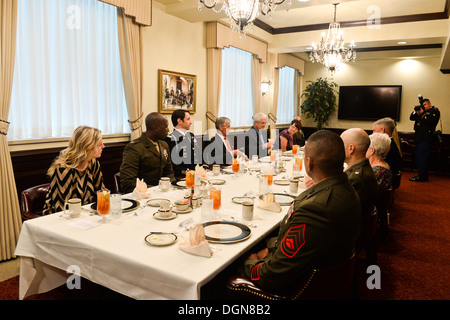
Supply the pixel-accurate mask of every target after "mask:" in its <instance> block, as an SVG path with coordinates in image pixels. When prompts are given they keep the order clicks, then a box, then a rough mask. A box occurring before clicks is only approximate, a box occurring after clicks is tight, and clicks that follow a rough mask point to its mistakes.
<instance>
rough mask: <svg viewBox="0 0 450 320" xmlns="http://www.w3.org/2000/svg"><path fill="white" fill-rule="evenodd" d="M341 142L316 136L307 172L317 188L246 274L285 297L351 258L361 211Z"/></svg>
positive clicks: (327, 134) (296, 205)
mask: <svg viewBox="0 0 450 320" xmlns="http://www.w3.org/2000/svg"><path fill="white" fill-rule="evenodd" d="M344 158H345V152H344V145H343V143H342V140H341V139H340V137H339V136H338V135H337V134H335V133H333V132H331V131H327V130H321V131H318V132H316V133H314V134H312V135H311V137H310V138H309V140H308V143H307V144H306V146H305V170H306V173H307V174H308V176H310V177H311V178H312V179H313V180H314V181H315V185H314V186H312V187H311V188H310V189H308V190H306V191H304V192H303V193H301V194H300V195H299V196H298V197H297V198H296V199H295V200H294V202H293V204H292V206H291V207H290V209H289V211H288V213H287V215H286V217H285V218H284V220H283V221H282V222H281V225H280V229H279V233H278V237H275V238H271V239H269V240H268V241H267V245H268V247H267V248H265V249H263V250H261V251H259V252H258V253H254V254H251V255H250V256H249V257H248V258H247V260H245V262H244V267H243V269H242V270H241V272H242V273H243V274H244V275H245V276H247V277H248V278H250V279H251V280H252V281H253V282H254V283H256V284H257V285H258V286H260V287H262V288H263V289H266V290H270V291H272V292H286V291H289V290H291V289H293V287H295V286H296V285H298V284H299V282H300V281H301V279H303V278H304V277H305V276H307V275H308V273H309V272H310V271H311V270H312V269H313V268H318V267H323V266H327V265H333V264H337V263H341V262H343V261H346V260H347V259H349V258H350V257H351V256H352V254H353V252H354V247H355V241H356V239H357V238H358V235H359V232H360V224H361V207H360V203H359V199H358V195H357V194H356V192H355V190H354V188H353V187H352V186H351V185H350V183H349V181H348V178H347V175H346V174H345V173H343V164H344Z"/></svg>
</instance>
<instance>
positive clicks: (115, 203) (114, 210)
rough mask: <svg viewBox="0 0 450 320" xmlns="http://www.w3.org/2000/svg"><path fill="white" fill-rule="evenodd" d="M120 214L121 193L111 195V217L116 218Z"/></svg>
mask: <svg viewBox="0 0 450 320" xmlns="http://www.w3.org/2000/svg"><path fill="white" fill-rule="evenodd" d="M121 215H122V195H121V194H112V195H111V218H112V219H118V218H120V216H121Z"/></svg>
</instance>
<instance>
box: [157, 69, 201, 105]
mask: <svg viewBox="0 0 450 320" xmlns="http://www.w3.org/2000/svg"><path fill="white" fill-rule="evenodd" d="M158 74H159V85H158V111H159V112H160V113H172V112H173V111H175V110H177V109H183V110H187V111H189V112H190V113H195V102H196V94H197V76H196V75H192V74H186V73H179V72H173V71H167V70H161V69H159V70H158Z"/></svg>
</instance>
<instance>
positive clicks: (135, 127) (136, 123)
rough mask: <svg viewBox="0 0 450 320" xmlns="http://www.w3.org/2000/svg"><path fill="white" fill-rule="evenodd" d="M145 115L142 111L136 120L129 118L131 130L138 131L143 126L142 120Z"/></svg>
mask: <svg viewBox="0 0 450 320" xmlns="http://www.w3.org/2000/svg"><path fill="white" fill-rule="evenodd" d="M143 115H144V113H141V115H140V116H139V117H138V118H137V119H136V120H133V121H130V120H128V123H129V124H130V128H131V131H136V130H138V129H139V128H140V127H142V123H141V120H142V116H143Z"/></svg>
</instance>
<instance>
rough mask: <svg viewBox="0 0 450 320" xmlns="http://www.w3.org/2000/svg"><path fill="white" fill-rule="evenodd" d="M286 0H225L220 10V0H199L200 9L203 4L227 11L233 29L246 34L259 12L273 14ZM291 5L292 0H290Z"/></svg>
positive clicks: (213, 8) (210, 7)
mask: <svg viewBox="0 0 450 320" xmlns="http://www.w3.org/2000/svg"><path fill="white" fill-rule="evenodd" d="M284 1H286V0H223V3H222V7H220V9H219V10H217V9H216V6H217V7H219V6H220V4H219V3H218V2H219V0H198V10H200V11H201V10H202V6H201V4H203V5H204V6H205V7H206V8H208V9H212V10H213V11H214V12H216V13H219V12H220V11H222V10H223V11H225V13H226V14H227V16H228V18H230V20H231V22H230V27H231V29H232V30H234V31H237V32H239V33H243V34H246V33H247V31H248V29H249V28H253V21H254V20H255V19H256V17H258V16H259V14H262V15H269V16H271V15H272V12H273V11H274V10H275V8H276V7H277V6H278V5H280V4H282V3H283V2H284ZM288 4H289V5H291V0H288Z"/></svg>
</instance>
